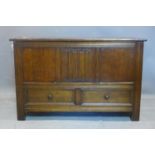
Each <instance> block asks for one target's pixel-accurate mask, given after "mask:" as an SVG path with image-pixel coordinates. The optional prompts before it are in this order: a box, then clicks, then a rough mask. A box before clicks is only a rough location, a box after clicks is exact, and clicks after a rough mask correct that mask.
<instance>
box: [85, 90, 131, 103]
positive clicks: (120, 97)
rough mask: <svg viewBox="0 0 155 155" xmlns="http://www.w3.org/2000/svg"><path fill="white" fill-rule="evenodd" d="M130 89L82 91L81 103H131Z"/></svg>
mask: <svg viewBox="0 0 155 155" xmlns="http://www.w3.org/2000/svg"><path fill="white" fill-rule="evenodd" d="M131 99H132V91H131V90H126V89H95V90H85V91H83V93H82V100H83V103H131Z"/></svg>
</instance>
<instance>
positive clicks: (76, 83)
mask: <svg viewBox="0 0 155 155" xmlns="http://www.w3.org/2000/svg"><path fill="white" fill-rule="evenodd" d="M11 41H13V43H14V56H15V57H14V58H15V72H16V94H17V113H18V119H19V120H24V119H25V116H26V114H28V113H29V112H53V111H66V112H72V111H78V112H81V111H91V112H93V111H99V112H130V113H131V119H132V120H139V113H140V97H141V78H142V60H143V42H144V41H145V40H144V39H116V38H113V39H103V38H102V39H101V38H100V39H48V38H47V39H41V38H40V39H11Z"/></svg>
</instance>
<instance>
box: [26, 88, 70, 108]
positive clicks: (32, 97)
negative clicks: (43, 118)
mask: <svg viewBox="0 0 155 155" xmlns="http://www.w3.org/2000/svg"><path fill="white" fill-rule="evenodd" d="M27 100H28V103H44V104H46V103H50V104H52V103H53V104H62V105H63V104H65V105H68V104H71V103H72V102H73V91H72V90H60V89H58V90H57V89H56V90H54V89H49V88H42V89H41V88H29V89H27Z"/></svg>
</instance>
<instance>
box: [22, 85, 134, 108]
mask: <svg viewBox="0 0 155 155" xmlns="http://www.w3.org/2000/svg"><path fill="white" fill-rule="evenodd" d="M25 92H26V93H25V100H26V103H27V105H30V104H31V105H32V104H35V105H36V104H39V105H40V104H42V105H45V104H46V105H47V104H50V105H64V106H65V105H66V106H67V105H69V106H106V105H108V106H110V105H114V106H116V105H127V104H128V103H129V104H132V99H133V96H132V94H133V85H132V84H126V85H125V84H109V83H104V84H101V83H100V85H99V84H95V83H93V84H92V83H53V84H36V85H33V84H32V85H26V86H25ZM117 103H118V104H117Z"/></svg>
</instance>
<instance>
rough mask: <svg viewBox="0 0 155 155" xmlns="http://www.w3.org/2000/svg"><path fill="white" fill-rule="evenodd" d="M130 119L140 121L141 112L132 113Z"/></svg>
mask: <svg viewBox="0 0 155 155" xmlns="http://www.w3.org/2000/svg"><path fill="white" fill-rule="evenodd" d="M130 119H131V120H132V121H139V113H131V115H130Z"/></svg>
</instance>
